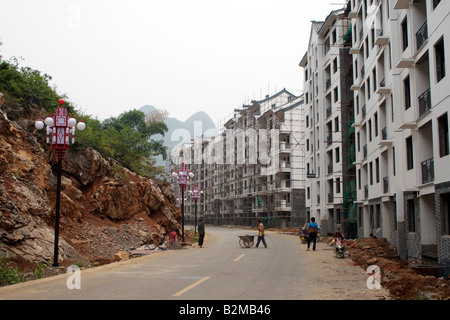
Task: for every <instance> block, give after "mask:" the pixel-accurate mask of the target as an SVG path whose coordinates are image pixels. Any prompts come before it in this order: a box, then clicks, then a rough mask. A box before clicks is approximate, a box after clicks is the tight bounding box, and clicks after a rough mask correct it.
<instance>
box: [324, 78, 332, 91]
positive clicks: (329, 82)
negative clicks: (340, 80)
mask: <svg viewBox="0 0 450 320" xmlns="http://www.w3.org/2000/svg"><path fill="white" fill-rule="evenodd" d="M330 87H331V78H328V79H327V80H326V81H325V91H327V90H328V89H329V88H330Z"/></svg>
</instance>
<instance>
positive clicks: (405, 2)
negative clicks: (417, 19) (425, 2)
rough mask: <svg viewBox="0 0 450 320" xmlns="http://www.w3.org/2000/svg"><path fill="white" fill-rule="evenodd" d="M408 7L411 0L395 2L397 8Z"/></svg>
mask: <svg viewBox="0 0 450 320" xmlns="http://www.w3.org/2000/svg"><path fill="white" fill-rule="evenodd" d="M408 8H409V0H397V2H396V3H395V4H394V9H396V10H400V9H408Z"/></svg>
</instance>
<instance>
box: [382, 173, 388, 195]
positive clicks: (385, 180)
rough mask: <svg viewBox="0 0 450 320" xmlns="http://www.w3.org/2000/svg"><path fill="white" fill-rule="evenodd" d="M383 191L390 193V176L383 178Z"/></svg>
mask: <svg viewBox="0 0 450 320" xmlns="http://www.w3.org/2000/svg"><path fill="white" fill-rule="evenodd" d="M383 193H384V194H387V193H389V177H384V178H383Z"/></svg>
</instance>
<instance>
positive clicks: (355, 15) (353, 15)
mask: <svg viewBox="0 0 450 320" xmlns="http://www.w3.org/2000/svg"><path fill="white" fill-rule="evenodd" d="M353 10H355V9H353ZM358 16H359V15H358V11H350V12H349V14H348V17H349V18H350V19H356V18H358Z"/></svg>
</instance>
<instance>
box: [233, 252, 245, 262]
mask: <svg viewBox="0 0 450 320" xmlns="http://www.w3.org/2000/svg"><path fill="white" fill-rule="evenodd" d="M243 256H245V254H241V255H240V256H239V257H237V258H236V259H234V262H237V261H239V260H241V259H242V257H243Z"/></svg>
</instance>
